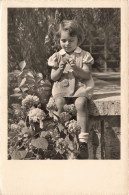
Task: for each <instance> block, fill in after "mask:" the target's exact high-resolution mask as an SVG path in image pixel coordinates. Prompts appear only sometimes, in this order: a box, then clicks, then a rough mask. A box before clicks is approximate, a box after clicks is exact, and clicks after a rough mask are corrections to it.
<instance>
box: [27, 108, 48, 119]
mask: <svg viewBox="0 0 129 195" xmlns="http://www.w3.org/2000/svg"><path fill="white" fill-rule="evenodd" d="M28 116H29V121H30V122H39V121H42V120H43V119H45V117H46V114H45V112H44V111H43V110H41V109H40V108H32V109H31V110H30V111H29V113H28Z"/></svg>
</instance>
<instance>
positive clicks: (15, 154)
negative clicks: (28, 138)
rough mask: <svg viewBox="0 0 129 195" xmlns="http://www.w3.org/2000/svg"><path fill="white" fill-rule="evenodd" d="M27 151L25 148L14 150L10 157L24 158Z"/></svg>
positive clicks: (15, 158)
mask: <svg viewBox="0 0 129 195" xmlns="http://www.w3.org/2000/svg"><path fill="white" fill-rule="evenodd" d="M26 154H27V152H26V151H25V150H21V151H19V150H14V151H13V153H12V154H11V159H14V160H22V159H24V158H25V156H26Z"/></svg>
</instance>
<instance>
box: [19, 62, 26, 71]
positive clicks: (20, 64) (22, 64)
mask: <svg viewBox="0 0 129 195" xmlns="http://www.w3.org/2000/svg"><path fill="white" fill-rule="evenodd" d="M19 66H20V68H21V70H22V71H23V70H24V68H25V67H26V62H25V61H21V62H20V63H19Z"/></svg>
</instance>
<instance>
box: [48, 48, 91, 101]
mask: <svg viewBox="0 0 129 195" xmlns="http://www.w3.org/2000/svg"><path fill="white" fill-rule="evenodd" d="M69 58H72V59H74V61H75V63H76V66H78V67H80V68H83V66H88V67H89V68H90V66H91V65H92V64H93V63H94V59H93V57H92V56H91V54H90V53H89V52H87V51H84V50H82V49H81V48H80V47H77V48H76V49H75V50H74V52H73V53H72V54H70V55H69V54H67V53H66V51H65V50H64V49H61V50H60V51H59V52H56V53H54V54H53V55H52V56H51V57H50V58H49V59H48V65H49V66H51V67H52V68H54V69H57V68H58V67H59V63H60V62H61V61H65V62H67V63H66V66H65V68H64V71H63V74H62V76H61V77H60V79H58V80H57V81H55V82H54V84H53V88H52V96H53V97H54V98H56V97H59V96H60V97H87V98H91V96H92V94H93V88H94V81H93V78H92V75H91V76H90V79H89V80H87V79H82V78H80V77H79V76H78V75H76V74H75V73H74V72H73V70H72V68H71V67H70V64H69V62H68V59H69Z"/></svg>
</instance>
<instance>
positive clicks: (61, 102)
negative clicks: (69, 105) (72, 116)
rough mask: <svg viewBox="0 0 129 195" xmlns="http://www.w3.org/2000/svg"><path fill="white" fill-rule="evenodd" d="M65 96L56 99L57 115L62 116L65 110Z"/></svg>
mask: <svg viewBox="0 0 129 195" xmlns="http://www.w3.org/2000/svg"><path fill="white" fill-rule="evenodd" d="M65 102H66V101H65V98H64V97H57V98H56V99H55V103H56V106H57V109H58V111H57V115H58V116H60V114H61V112H63V106H64V105H65Z"/></svg>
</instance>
